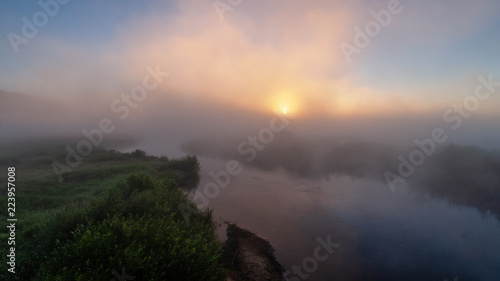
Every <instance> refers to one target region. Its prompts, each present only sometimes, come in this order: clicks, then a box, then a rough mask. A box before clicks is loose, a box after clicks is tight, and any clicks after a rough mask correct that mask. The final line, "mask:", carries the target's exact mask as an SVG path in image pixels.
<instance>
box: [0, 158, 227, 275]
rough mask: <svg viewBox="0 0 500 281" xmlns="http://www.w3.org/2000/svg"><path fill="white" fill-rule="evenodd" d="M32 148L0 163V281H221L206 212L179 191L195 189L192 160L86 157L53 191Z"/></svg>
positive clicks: (46, 163) (47, 161) (46, 162)
mask: <svg viewBox="0 0 500 281" xmlns="http://www.w3.org/2000/svg"><path fill="white" fill-rule="evenodd" d="M53 161H61V163H64V154H54V152H53V151H51V150H47V149H46V150H44V149H36V150H31V151H23V152H19V153H17V154H13V153H10V154H9V153H4V154H3V157H2V159H0V171H5V173H3V172H2V177H1V178H0V179H1V180H2V185H3V186H4V188H2V191H1V194H0V202H5V204H2V205H4V206H5V207H4V208H1V209H0V214H1V215H2V218H4V219H3V221H4V226H3V228H2V229H3V231H2V232H1V233H2V234H1V237H0V241H2V242H1V245H2V246H1V247H0V249H1V253H2V254H1V256H2V258H1V264H2V269H1V271H0V280H106V281H108V280H113V279H115V280H224V276H225V272H224V269H223V267H222V265H221V262H220V256H221V245H220V243H219V242H218V240H217V238H216V235H215V231H214V223H213V220H212V215H211V213H210V212H206V211H205V212H201V211H197V212H192V211H191V213H190V218H189V221H186V220H185V219H184V218H183V214H182V213H181V212H182V211H181V210H180V209H179V206H183V207H184V208H186V207H188V208H189V209H191V210H193V209H196V207H195V206H194V205H193V204H192V203H191V202H190V201H189V200H188V199H187V197H186V195H185V194H184V193H183V192H182V190H181V189H182V188H184V189H189V188H192V187H193V186H195V185H196V183H197V181H198V178H197V177H198V171H199V164H198V161H197V159H196V158H195V157H186V158H183V159H175V160H170V159H168V158H166V157H153V156H148V155H146V154H145V153H143V152H141V151H135V152H134V153H119V152H116V151H95V152H94V153H92V154H91V155H89V156H87V157H86V158H85V159H84V161H83V163H82V164H81V165H80V166H79V167H77V168H76V169H74V170H73V171H72V172H70V173H66V174H64V175H63V178H64V181H63V182H60V181H59V180H58V178H57V177H56V175H55V173H54V171H53V170H52V166H51V163H53ZM9 166H14V167H16V182H15V184H16V189H15V198H16V199H15V200H16V218H17V219H18V221H17V222H16V239H15V243H16V244H15V246H14V247H15V250H16V253H15V255H16V262H15V274H13V273H11V272H8V271H7V269H8V266H7V262H8V258H7V257H6V255H7V254H9V247H11V246H8V245H7V241H8V234H7V231H6V218H7V215H8V213H7V193H6V191H7V188H6V183H7V178H6V177H7V167H9Z"/></svg>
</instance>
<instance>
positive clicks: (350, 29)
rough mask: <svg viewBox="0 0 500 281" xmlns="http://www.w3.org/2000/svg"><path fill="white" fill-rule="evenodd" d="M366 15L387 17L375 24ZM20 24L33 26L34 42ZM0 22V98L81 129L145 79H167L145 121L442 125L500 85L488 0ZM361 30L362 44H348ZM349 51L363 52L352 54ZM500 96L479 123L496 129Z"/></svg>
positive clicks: (154, 4)
mask: <svg viewBox="0 0 500 281" xmlns="http://www.w3.org/2000/svg"><path fill="white" fill-rule="evenodd" d="M44 5H48V6H47V7H49V8H48V9H49V10H50V11H52V12H50V13H52V15H48V16H47V12H44V9H43V7H42V6H44ZM391 7H392V8H391ZM394 7H397V9H396V8H394ZM44 13H45V17H46V18H45V19H46V22H43V21H44V20H45V19H44V15H43V14H44ZM374 14H376V15H389V17H390V19H389V20H387V21H386V22H382V23H375V22H374V20H375V17H377V16H374ZM37 15H38V18H37ZM378 17H381V16H378ZM382 17H383V16H382ZM23 18H26V19H27V20H28V21H29V22H30V24H33V23H36V22H38V24H39V25H40V26H39V28H37V31H36V32H35V34H34V35H33V36H31V35H30V34H28V36H26V34H24V33H23V26H24V25H26V23H25V21H23ZM386 19H387V18H386ZM0 23H1V24H0V36H1V37H0V90H1V91H8V92H15V93H22V94H26V95H28V96H32V97H37V98H44V99H49V100H52V101H57V102H59V103H61V104H63V105H64V107H65V108H70V111H73V112H74V111H78V112H80V113H79V114H77V116H80V117H81V116H85V115H86V114H87V115H90V116H94V117H95V118H99V117H98V116H102V115H103V114H106V113H107V112H109V111H110V109H109V107H110V104H111V103H112V102H113V100H114V99H116V98H117V97H120V96H121V95H122V94H123V93H127V92H130V90H131V89H133V88H134V87H135V86H136V85H138V84H140V83H141V81H142V79H143V77H144V76H145V75H146V74H147V71H146V69H147V67H151V68H157V69H161V71H163V72H168V73H169V74H170V76H169V77H168V78H167V79H165V80H164V81H162V82H161V83H160V85H159V88H157V89H155V90H154V93H155V94H154V95H150V96H149V97H148V99H147V100H146V101H145V102H144V105H141V108H140V109H138V110H137V112H141V114H143V115H142V116H151V115H154V114H153V113H151V112H159V111H161V112H165V111H168V110H171V111H175V110H178V111H179V112H180V111H183V110H187V111H191V112H203V111H204V110H207V111H220V110H225V111H227V112H228V113H227V114H231V112H233V113H235V114H236V113H242V112H244V113H245V114H249V115H265V114H288V115H289V116H293V117H294V118H298V119H301V118H302V119H307V118H313V119H314V118H316V119H318V118H320V119H323V120H324V119H332V120H339V119H342V118H350V119H351V120H354V119H356V120H370V119H372V118H380V119H381V120H382V119H383V118H393V120H394V118H401V119H404V118H405V117H408V116H413V118H420V117H423V116H425V117H429V118H430V116H433V118H438V119H439V118H442V117H440V116H442V115H443V113H444V112H446V110H448V109H449V108H452V107H453V106H454V105H455V104H457V103H461V102H463V101H464V99H465V98H466V97H468V96H471V95H474V90H475V89H476V87H477V86H478V84H479V81H478V77H479V76H482V77H485V78H488V77H489V76H490V75H492V77H493V78H492V80H494V81H500V63H499V62H500V61H499V58H500V57H499V56H498V53H497V52H498V50H499V49H500V36H498V35H497V34H498V30H499V29H500V2H498V1H496V0H480V1H467V0H454V1H451V0H420V1H417V0H413V1H412V0H402V1H396V0H376V1H368V0H365V1H362V0H354V1H338V0H329V1H327V0H311V1H303V0H289V1H279V0H266V1H263V0H252V1H250V0H231V1H229V0H220V1H212V0H182V1H181V0H179V1H167V0H163V1H157V0H149V1H117V0H114V1H77V0H71V1H68V0H66V1H64V0H60V1H59V2H56V0H41V1H39V2H37V1H23V2H20V1H14V0H6V1H2V3H1V4H0ZM374 23H375V28H377V26H378V29H377V30H376V32H375V33H373V32H372V35H373V36H369V35H366V34H367V31H366V30H367V29H366V28H367V26H368V27H369V26H370V24H371V26H372V27H373V26H374V25H373V24H374ZM24 29H26V27H24ZM357 30H358V31H359V30H361V32H363V34H365V35H364V36H368V37H367V38H369V39H368V40H369V42H368V44H363V46H361V45H359V44H358V45H357V44H356V42H357V41H360V40H356V37H357V36H359V33H358V32H357ZM25 31H26V30H25ZM25 33H26V32H25ZM14 34H15V35H14ZM13 36H17V37H13ZM27 37H32V38H27ZM13 38H16V39H13ZM19 38H23V39H19ZM358 39H359V38H358ZM16 40H24V41H22V43H20V42H19V41H16ZM346 45H349V46H351V47H352V48H356V49H357V52H356V53H351V54H350V55H348V56H346V52H345V48H343V47H342V46H346ZM364 45H366V46H364ZM347 57H348V58H347ZM495 77H496V78H495ZM499 96H500V94H498V95H496V94H495V93H493V94H492V95H491V97H489V98H488V99H487V100H481V101H480V103H479V108H478V109H477V110H474V112H473V113H474V115H475V116H483V117H484V118H487V119H488V120H490V122H493V120H495V118H496V120H497V119H498V117H499V116H498V112H500V111H499V109H500V97H499ZM180 108H182V110H181V109H180ZM137 114H140V113H137ZM179 114H181V113H179ZM181 115H182V114H181ZM176 116H180V115H176ZM144 118H147V117H144ZM336 118H337V119H336ZM424 119H425V118H424Z"/></svg>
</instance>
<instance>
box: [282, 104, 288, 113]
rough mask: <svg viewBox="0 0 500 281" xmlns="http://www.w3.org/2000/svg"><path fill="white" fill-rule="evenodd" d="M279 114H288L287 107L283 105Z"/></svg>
mask: <svg viewBox="0 0 500 281" xmlns="http://www.w3.org/2000/svg"><path fill="white" fill-rule="evenodd" d="M281 113H283V114H284V115H287V114H288V105H283V106H282V107H281Z"/></svg>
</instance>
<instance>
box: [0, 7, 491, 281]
mask: <svg viewBox="0 0 500 281" xmlns="http://www.w3.org/2000/svg"><path fill="white" fill-rule="evenodd" d="M56 2H57V3H59V4H60V5H59V4H57V3H56V4H57V7H58V8H57V9H58V10H57V12H54V13H55V14H54V15H53V16H52V15H51V16H50V17H49V16H47V20H49V22H48V23H47V24H46V25H44V26H43V27H42V26H39V27H37V28H36V29H37V30H36V32H34V31H33V30H32V31H33V32H34V34H28V35H29V36H26V34H24V33H26V30H27V29H29V28H28V27H26V26H24V25H25V24H27V23H26V20H31V21H32V20H33V17H34V15H37V14H36V13H37V12H40V11H41V12H40V13H45V12H43V11H44V10H43V9H42V7H41V6H40V4H39V3H38V2H29V1H26V2H22V3H21V2H18V1H10V2H5V3H3V4H0V6H1V7H0V19H1V20H0V21H1V24H0V34H1V35H2V37H1V38H0V61H1V63H0V151H1V152H2V153H3V154H5V155H7V156H9V155H10V153H11V154H14V152H15V151H17V150H19V151H21V150H23V149H25V148H27V147H28V148H29V147H35V146H37V145H40V144H47V143H51V144H52V145H53V146H54V145H55V146H56V147H57V148H58V152H59V153H63V154H64V153H70V151H78V147H79V145H80V146H81V144H82V143H84V142H87V143H89V144H91V145H92V149H97V147H99V148H104V149H115V150H119V151H125V152H129V151H132V150H135V149H141V150H144V151H146V152H147V153H148V154H151V155H158V156H159V155H166V156H167V157H168V158H169V159H172V158H177V157H183V156H185V155H187V154H189V155H196V156H197V157H198V159H199V161H200V164H201V179H202V180H201V182H200V184H199V185H198V186H197V187H196V189H195V190H192V191H191V192H190V196H191V197H192V198H193V200H195V201H196V202H197V203H198V204H199V205H200V207H202V208H205V207H210V208H213V210H214V214H215V215H216V217H217V218H219V219H220V220H221V221H224V220H228V221H230V222H235V223H237V224H238V225H240V226H242V227H244V228H248V229H249V230H251V231H255V232H257V233H258V234H259V235H261V236H263V237H265V238H266V239H269V240H270V241H271V243H272V244H273V245H274V246H275V248H276V252H277V255H278V258H279V260H280V261H281V262H282V263H283V265H284V266H285V267H286V269H289V270H291V271H294V270H293V269H292V266H293V265H300V266H301V267H302V268H303V267H304V266H303V261H304V260H307V258H308V257H311V255H313V254H314V250H315V248H316V247H317V246H318V243H319V242H318V241H317V240H318V239H327V237H331V239H332V240H334V241H335V243H339V244H340V245H341V246H340V247H339V248H337V249H335V251H334V252H333V253H332V254H331V255H330V256H329V258H328V259H327V260H326V261H323V262H319V263H318V265H317V268H315V269H314V270H311V272H310V273H307V274H308V275H310V277H309V276H308V279H307V280H319V281H321V280H415V281H417V280H431V281H433V280H435V281H443V280H445V279H447V280H455V279H454V278H455V277H457V278H458V280H494V281H497V280H500V269H499V267H498V265H499V264H500V254H499V253H500V239H498V237H499V235H500V225H499V219H500V122H499V120H500V82H499V81H500V68H499V65H500V61H499V60H498V49H499V47H500V37H499V36H495V34H497V33H498V30H499V29H500V17H499V16H498V15H500V2H499V1H497V0H479V1H467V0H456V1H443V0H440V1H437V0H421V1H395V0H388V1H385V0H376V1H364V0H353V1H341V0H309V1H301V0H289V1H287V2H286V4H284V3H283V2H282V1H269V0H252V1H225V0H224V1H197V0H173V1H163V0H145V1H140V2H137V1H106V2H103V1H68V3H66V4H61V3H60V1H59V0H57V1H56ZM62 2H64V1H62ZM222 2H224V3H226V2H227V3H229V4H230V6H227V5H229V4H227V5H226V6H223V7H225V8H223V10H221V6H217V5H220V3H222ZM51 3H53V2H51ZM41 9H42V10H41ZM40 13H38V15H40ZM25 19H26V20H25ZM370 27H371V28H375V29H376V30H377V32H375V31H373V30H371V29H370ZM374 32H375V33H376V34H374ZM12 34H17V35H18V36H20V37H13V35H12ZM21 36H22V37H21ZM12 38H18V39H19V38H24V39H25V40H21V41H16V42H17V43H16V42H13V41H12ZM28 39H29V40H28ZM346 46H348V47H349V48H348V49H346ZM346 50H347V51H346ZM349 50H350V51H349ZM3 154H2V155H0V156H1V157H2V158H0V160H2V161H4V160H5V159H7V160H5V161H9V160H10V158H8V157H7V158H5V159H4V157H6V156H5V155H3ZM16 157H17V156H16ZM82 161H85V157H82ZM228 163H230V165H232V167H233V168H234V167H239V168H240V169H241V172H239V173H235V175H233V176H231V177H230V179H228V183H227V186H226V187H221V186H220V183H218V182H217V180H215V179H214V177H213V176H211V173H215V174H216V175H220V173H226V174H227V173H228V171H227V170H228V167H227V165H228ZM63 164H64V163H63ZM66 164H67V163H66ZM48 165H49V164H48ZM235 165H237V166H235ZM75 169H78V167H76V168H75ZM54 176H55V175H54ZM207 184H208V185H210V186H212V188H213V186H214V184H215V185H216V190H215V191H214V190H210V187H209V188H207ZM210 192H214V194H215V195H214V194H211V193H210ZM200 198H201V201H200ZM196 199H198V200H196ZM222 236H223V235H222ZM315 267H316V266H315ZM289 279H290V281H296V280H305V279H306V278H305V277H303V276H299V275H298V274H297V273H293V272H292V273H291V274H290V276H289Z"/></svg>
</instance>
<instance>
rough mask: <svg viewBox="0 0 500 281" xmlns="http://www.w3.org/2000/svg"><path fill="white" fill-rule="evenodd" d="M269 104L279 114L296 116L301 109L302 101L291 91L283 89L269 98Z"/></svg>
mask: <svg viewBox="0 0 500 281" xmlns="http://www.w3.org/2000/svg"><path fill="white" fill-rule="evenodd" d="M268 106H269V107H270V109H271V110H272V111H274V112H275V113H278V114H283V115H289V116H295V115H297V114H298V113H299V111H300V101H299V98H298V97H297V95H295V94H293V93H292V92H291V91H282V92H278V94H276V95H274V96H271V97H270V98H269V102H268Z"/></svg>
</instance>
